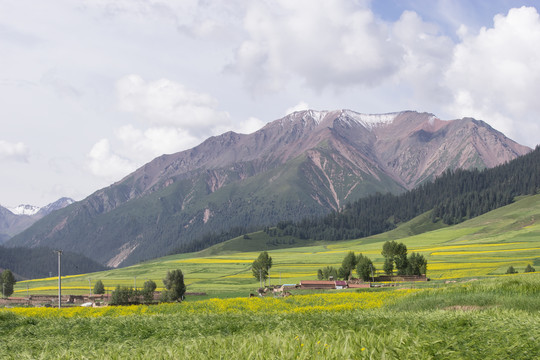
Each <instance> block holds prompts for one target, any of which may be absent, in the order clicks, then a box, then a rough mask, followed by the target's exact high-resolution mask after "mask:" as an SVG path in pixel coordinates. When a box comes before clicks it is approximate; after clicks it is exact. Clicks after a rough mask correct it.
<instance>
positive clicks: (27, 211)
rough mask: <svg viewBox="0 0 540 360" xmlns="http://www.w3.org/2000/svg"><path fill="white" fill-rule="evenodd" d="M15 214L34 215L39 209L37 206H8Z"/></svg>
mask: <svg viewBox="0 0 540 360" xmlns="http://www.w3.org/2000/svg"><path fill="white" fill-rule="evenodd" d="M8 210H9V211H11V212H12V213H13V214H15V215H35V214H37V213H38V212H39V210H41V208H40V207H39V206H33V205H19V206H17V207H14V208H8Z"/></svg>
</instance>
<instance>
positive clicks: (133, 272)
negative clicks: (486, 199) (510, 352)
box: [14, 195, 540, 297]
mask: <svg viewBox="0 0 540 360" xmlns="http://www.w3.org/2000/svg"><path fill="white" fill-rule="evenodd" d="M248 236H249V237H250V239H244V238H243V237H240V238H236V239H232V240H230V241H227V242H225V243H221V244H218V245H216V246H214V247H212V248H209V249H206V250H204V251H201V252H198V253H190V254H180V255H172V256H168V257H164V258H160V259H155V260H152V261H148V262H145V263H141V264H138V265H135V266H131V267H127V268H122V269H115V270H111V271H105V272H99V273H92V274H85V275H76V276H69V277H66V278H64V279H63V282H62V284H63V292H64V293H74V294H75V293H88V292H89V287H90V286H93V283H94V282H95V281H96V280H98V279H100V280H102V281H103V282H104V284H105V286H106V287H107V288H108V289H109V290H112V289H114V287H115V286H116V285H117V284H122V285H134V284H136V285H137V286H142V284H143V283H144V281H145V280H146V279H152V280H154V281H156V282H157V283H158V286H159V285H161V284H162V281H161V280H162V279H163V278H164V277H165V274H166V272H167V271H168V270H172V269H177V268H179V269H181V270H182V271H183V272H184V275H185V281H186V284H187V285H188V291H194V292H199V291H204V292H207V293H208V294H209V295H211V296H222V297H227V296H245V295H247V294H249V292H253V291H254V289H256V288H257V287H258V282H257V281H256V280H255V279H254V278H253V276H252V274H251V270H250V266H251V263H252V262H253V260H255V258H256V257H257V256H258V254H259V252H260V251H261V250H268V251H269V252H270V255H271V256H272V258H273V263H274V266H273V267H272V269H271V273H270V276H271V278H270V283H271V284H277V283H298V282H300V281H301V280H313V279H316V274H317V269H319V268H322V267H324V266H328V265H331V266H335V267H337V266H339V265H340V264H341V261H342V259H343V257H344V255H345V254H346V253H347V252H348V251H351V250H352V251H355V252H357V253H359V252H361V253H363V254H364V255H367V256H368V257H370V258H371V259H372V260H373V261H374V263H375V266H376V267H377V269H382V265H383V257H382V256H381V254H380V253H381V248H382V244H383V243H384V242H385V241H387V240H397V241H400V242H403V243H404V244H405V245H406V246H407V248H408V250H409V253H410V252H412V251H415V252H420V253H421V254H423V255H424V256H425V257H426V258H427V260H428V277H430V278H431V279H433V280H446V279H456V278H473V277H486V276H493V275H502V274H504V273H505V272H506V269H507V268H508V267H509V266H510V265H512V266H513V267H514V268H515V269H516V270H518V271H519V272H520V273H522V272H523V270H524V268H525V267H526V266H527V264H531V265H533V266H535V267H536V269H537V270H540V195H535V196H529V197H523V198H520V199H519V200H518V201H516V202H515V203H513V204H511V205H508V206H505V207H503V208H499V209H497V210H494V211H492V212H489V213H487V214H484V215H482V216H479V217H477V218H475V219H472V220H469V221H466V222H464V223H461V224H459V225H455V226H445V225H442V224H433V223H431V222H430V221H429V214H424V215H421V216H419V217H417V218H415V219H413V220H411V221H410V222H408V223H405V224H402V225H401V226H400V227H398V228H397V229H395V230H393V231H390V232H387V233H384V234H379V235H376V236H372V237H368V238H362V239H357V240H350V241H342V242H322V241H321V242H318V243H308V242H304V243H302V242H300V241H299V240H296V239H293V238H290V239H288V240H290V241H291V244H288V243H287V244H281V245H279V244H278V245H272V244H273V243H272V241H273V240H274V239H273V238H272V237H270V236H268V235H267V234H266V233H264V232H259V233H253V234H249V235H248ZM280 240H283V241H285V238H280ZM288 240H287V241H288ZM293 241H295V242H294V243H293ZM272 246H274V247H277V246H282V247H284V248H280V249H275V250H273V249H272ZM289 246H294V247H289ZM56 281H57V280H56V278H54V277H53V278H49V279H40V280H31V281H25V282H20V283H18V284H17V286H16V289H15V290H16V292H15V294H14V295H15V296H16V295H17V294H21V295H22V294H25V293H26V291H27V288H28V291H29V292H30V293H40V292H41V293H55V291H56V289H57V288H56V286H57V285H56Z"/></svg>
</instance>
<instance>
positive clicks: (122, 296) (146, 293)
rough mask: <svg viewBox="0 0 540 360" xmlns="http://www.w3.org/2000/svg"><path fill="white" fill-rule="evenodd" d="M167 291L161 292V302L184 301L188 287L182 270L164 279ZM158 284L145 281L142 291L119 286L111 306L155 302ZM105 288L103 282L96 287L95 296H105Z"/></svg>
mask: <svg viewBox="0 0 540 360" xmlns="http://www.w3.org/2000/svg"><path fill="white" fill-rule="evenodd" d="M98 283H99V284H100V285H98ZM163 285H164V287H165V290H163V291H162V292H161V299H160V301H161V302H175V301H181V300H183V299H184V294H185V292H186V285H185V284H184V274H183V273H182V270H180V269H177V270H172V271H168V272H167V275H166V276H165V278H164V279H163ZM156 288H157V284H156V283H155V282H154V281H152V280H147V281H145V283H144V285H143V288H142V289H133V288H132V287H127V286H120V285H118V286H117V287H116V289H115V290H114V291H113V292H112V294H111V301H110V304H111V305H130V304H150V303H152V302H153V301H154V292H155V291H156ZM104 291H105V288H104V287H103V283H102V282H101V280H98V281H97V282H96V285H95V286H94V293H95V294H99V293H101V294H103V293H104Z"/></svg>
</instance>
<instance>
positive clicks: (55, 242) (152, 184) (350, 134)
mask: <svg viewBox="0 0 540 360" xmlns="http://www.w3.org/2000/svg"><path fill="white" fill-rule="evenodd" d="M528 151H530V149H529V148H527V147H525V146H521V145H519V144H517V143H515V142H513V141H512V140H510V139H508V138H506V137H505V136H504V135H503V134H502V133H500V132H498V131H496V130H494V129H492V128H491V127H490V126H489V125H487V124H486V123H484V122H482V121H477V120H474V119H461V120H451V121H443V120H440V119H438V118H436V117H435V116H434V115H432V114H427V113H417V112H412V111H405V112H399V113H391V114H381V115H366V114H360V113H356V112H354V111H350V110H337V111H312V110H309V111H301V112H295V113H293V114H290V115H288V116H286V117H284V118H282V119H279V120H276V121H273V122H271V123H269V124H267V125H266V126H264V127H263V128H262V129H260V130H259V131H256V132H254V133H252V134H249V135H242V134H236V133H233V132H229V133H225V134H223V135H220V136H215V137H211V138H209V139H207V140H206V141H205V142H203V143H202V144H200V145H199V146H197V147H195V148H193V149H190V150H186V151H182V152H179V153H176V154H171V155H163V156H160V157H158V158H156V159H154V160H153V161H151V162H149V163H148V164H146V165H144V166H143V167H141V168H140V169H138V170H137V171H135V172H134V173H132V174H130V175H129V176H127V177H126V178H124V179H122V180H121V181H119V182H118V183H116V184H113V185H111V186H110V187H108V188H105V189H102V190H99V191H97V192H96V193H94V194H92V195H91V196H89V197H88V198H87V199H85V200H83V201H81V202H79V203H76V204H74V205H73V206H70V207H69V208H68V209H65V211H60V212H57V213H56V215H55V216H54V217H50V216H48V217H47V219H46V220H47V221H42V222H40V224H39V226H37V225H36V226H34V227H32V228H31V229H29V230H28V231H26V232H25V233H23V234H21V235H20V236H18V237H17V238H16V239H13V241H12V242H10V244H18V245H25V246H36V245H42V246H56V247H62V248H65V249H68V250H72V251H79V252H84V253H85V254H86V255H89V256H91V257H92V258H94V259H96V260H98V261H100V262H102V263H103V264H108V265H112V266H118V265H127V264H130V263H134V262H136V261H139V260H142V259H145V258H151V257H155V256H158V255H163V254H166V253H167V252H168V251H170V250H171V249H172V248H174V247H176V246H178V245H179V244H182V243H185V242H186V241H189V240H191V239H194V238H197V237H200V236H202V235H204V234H206V233H208V232H217V233H219V232H221V231H224V230H227V229H228V228H230V227H232V226H254V225H266V224H269V225H270V224H275V223H276V222H277V221H279V220H298V219H300V218H302V217H304V216H312V215H320V214H323V213H325V212H327V211H330V210H331V209H339V208H340V207H342V206H343V205H344V204H345V203H346V202H349V201H354V200H356V199H358V198H360V197H362V196H366V195H369V194H372V193H375V192H377V191H378V192H383V193H384V192H388V191H390V192H394V193H397V192H401V191H405V190H407V189H412V188H414V187H415V186H417V185H419V184H421V183H423V182H425V181H430V180H432V179H434V178H435V177H437V176H438V175H440V174H441V173H442V172H444V171H445V170H447V169H456V168H464V169H469V168H484V167H492V166H495V165H498V164H501V163H503V162H505V161H508V160H511V159H514V158H516V157H517V156H519V155H522V154H525V153H527V152H528ZM44 220H45V219H44Z"/></svg>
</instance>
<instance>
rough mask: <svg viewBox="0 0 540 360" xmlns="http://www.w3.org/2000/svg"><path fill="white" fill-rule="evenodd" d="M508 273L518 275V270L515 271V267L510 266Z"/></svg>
mask: <svg viewBox="0 0 540 360" xmlns="http://www.w3.org/2000/svg"><path fill="white" fill-rule="evenodd" d="M506 273H507V274H517V270H516V269H514V267H513V266H512V265H510V266H509V267H508V269H506Z"/></svg>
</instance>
